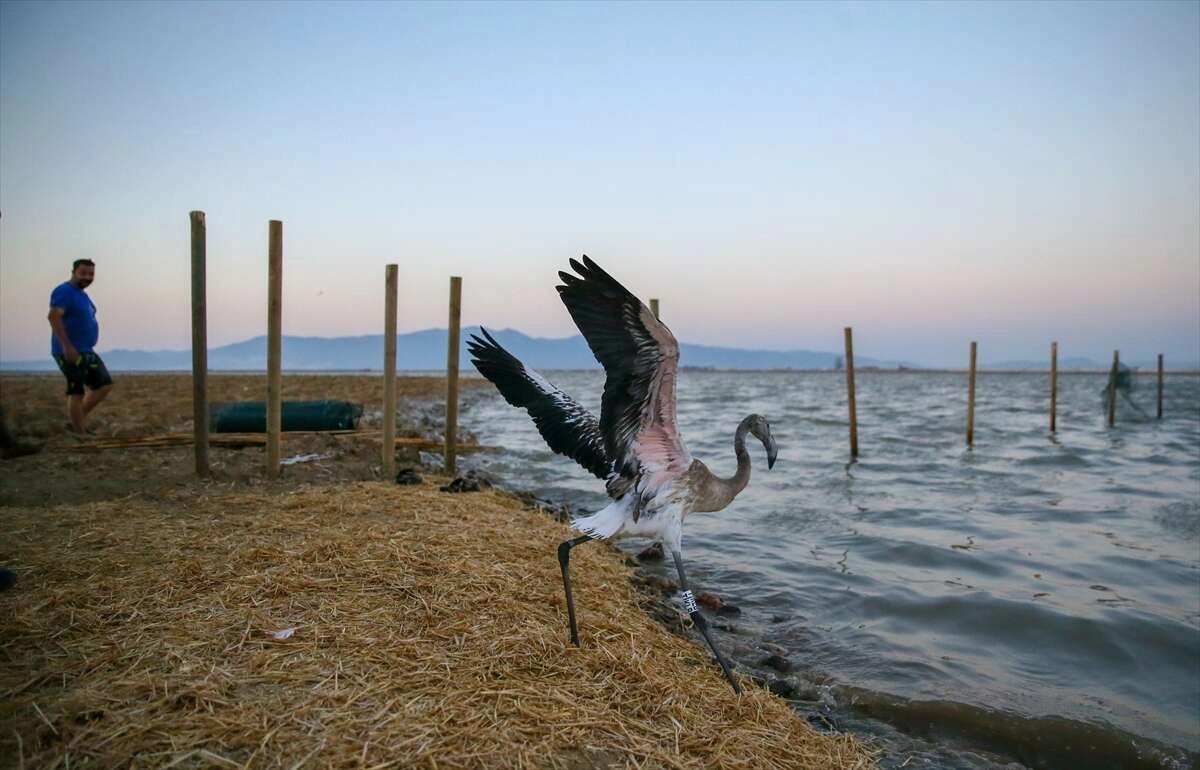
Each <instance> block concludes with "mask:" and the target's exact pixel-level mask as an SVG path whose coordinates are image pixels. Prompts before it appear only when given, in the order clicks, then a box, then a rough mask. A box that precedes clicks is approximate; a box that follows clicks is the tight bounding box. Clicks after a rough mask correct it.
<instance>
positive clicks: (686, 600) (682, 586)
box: [671, 551, 742, 694]
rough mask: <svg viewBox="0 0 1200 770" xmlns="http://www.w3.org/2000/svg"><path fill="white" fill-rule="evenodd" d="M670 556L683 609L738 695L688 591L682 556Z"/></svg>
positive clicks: (737, 688) (738, 690) (727, 662)
mask: <svg viewBox="0 0 1200 770" xmlns="http://www.w3.org/2000/svg"><path fill="white" fill-rule="evenodd" d="M671 555H672V556H673V557H675V569H677V570H678V571H679V590H680V591H682V592H683V608H684V609H685V610H687V613H688V615H689V616H691V618H692V622H693V623H695V624H696V628H698V629H700V633H702V634H704V641H706V642H708V646H709V647H711V648H712V651H713V654H714V655H716V656H717V663H720V664H721V670H722V671H724V672H725V678H726V679H728V680H729V684H730V686H732V687H733V691H734V692H736V693H739V694H740V693H741V692H742V688H741V687H738V683H737V680H736V679H734V678H733V671H732V669H731V668H730V666H729V661H727V660H725V656H724V655H722V654H721V650H720V649H718V648H717V644H716V642H714V641H713V638H712V635H711V634H710V633H709V631H708V621H706V620H705V619H704V616H703V615H702V614H700V608H699V607H697V606H696V598H695V597H694V596H692V592H691V591H689V590H688V582H687V575H685V574H684V572H683V556H681V555H680V553H679V551H672V552H671Z"/></svg>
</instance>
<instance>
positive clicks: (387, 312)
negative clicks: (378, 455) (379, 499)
mask: <svg viewBox="0 0 1200 770" xmlns="http://www.w3.org/2000/svg"><path fill="white" fill-rule="evenodd" d="M396 283H397V281H396V266H395V265H388V266H387V267H386V268H385V269H384V290H383V294H384V296H383V480H384V481H391V480H392V479H394V478H395V477H396Z"/></svg>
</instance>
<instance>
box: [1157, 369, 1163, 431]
mask: <svg viewBox="0 0 1200 770" xmlns="http://www.w3.org/2000/svg"><path fill="white" fill-rule="evenodd" d="M1162 391H1163V354H1162V353H1159V354H1158V419H1160V420H1161V419H1162Z"/></svg>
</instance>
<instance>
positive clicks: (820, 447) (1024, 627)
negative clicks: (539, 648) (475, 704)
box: [463, 371, 1200, 767]
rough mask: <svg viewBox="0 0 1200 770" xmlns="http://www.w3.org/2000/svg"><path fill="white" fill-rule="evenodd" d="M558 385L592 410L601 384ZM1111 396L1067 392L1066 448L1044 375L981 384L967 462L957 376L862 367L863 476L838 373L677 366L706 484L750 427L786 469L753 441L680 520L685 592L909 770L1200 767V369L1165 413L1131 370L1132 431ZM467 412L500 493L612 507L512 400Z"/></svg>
mask: <svg viewBox="0 0 1200 770" xmlns="http://www.w3.org/2000/svg"><path fill="white" fill-rule="evenodd" d="M549 376H550V379H552V380H553V381H554V382H555V383H556V384H557V385H559V386H560V387H562V388H563V389H564V390H566V391H567V392H569V393H571V394H572V395H574V396H575V397H576V398H577V399H578V400H579V401H580V402H581V403H583V404H584V405H585V406H586V407H588V408H589V409H592V410H593V411H594V412H595V413H597V414H598V413H599V396H600V391H601V388H602V385H603V375H602V374H601V373H600V372H598V371H597V372H559V373H551V374H550V375H549ZM1103 385H1104V378H1103V376H1094V375H1071V376H1064V377H1061V378H1060V380H1059V397H1058V405H1059V406H1058V432H1057V434H1056V435H1051V434H1050V432H1049V430H1048V427H1049V418H1048V411H1049V378H1048V376H1047V375H1034V374H986V373H985V374H981V375H980V376H979V380H978V386H977V399H978V403H977V407H976V418H975V446H974V448H973V449H968V448H967V446H966V442H965V435H964V434H965V421H966V390H967V388H966V376H965V375H963V374H918V373H859V375H858V414H859V442H860V452H861V454H860V457H859V459H858V461H857V462H855V463H849V462H848V459H849V457H848V455H849V452H848V430H847V420H846V398H845V380H844V378H843V377H842V376H841V375H838V374H836V373H787V372H770V373H764V372H737V373H724V372H703V371H684V372H682V373H681V376H680V381H679V422H680V426H681V429H682V433H683V436H684V438H685V441H686V442H687V445H688V448H689V450H690V451H691V452H692V454H693V455H695V456H696V457H699V458H701V459H703V460H704V461H705V462H706V463H707V464H708V465H709V467H710V468H711V469H712V470H713V471H714V472H716V473H718V474H720V475H731V474H732V473H733V470H734V467H735V461H734V457H733V451H732V442H733V431H734V428H735V427H736V425H737V423H738V421H739V420H740V419H741V418H742V417H743V416H744V415H746V414H748V413H751V412H759V413H761V414H763V415H765V416H767V417H768V419H769V420H770V421H771V423H772V427H773V430H774V433H775V436H776V438H777V440H778V443H779V448H780V449H779V461H778V463H777V464H776V466H775V469H774V470H772V471H770V472H768V471H767V470H766V462H765V456H764V453H763V452H762V451H761V448H759V447H757V446H753V447H752V448H751V454H752V457H753V460H754V463H755V470H754V476H753V478H752V480H751V483H750V486H749V488H748V489H747V490H746V491H744V492H743V493H742V494H741V495H740V496H739V497H738V498H737V500H735V501H734V503H733V504H732V505H731V506H730V507H729V508H728V509H726V511H724V512H722V513H719V514H695V515H693V516H691V517H689V518H688V520H687V522H686V524H685V528H684V558H685V562H686V563H687V564H688V565H689V567H690V577H692V579H693V581H694V582H695V583H696V584H697V587H698V588H699V589H700V590H707V591H712V592H715V593H718V594H720V595H721V596H723V597H725V598H726V599H728V600H729V601H732V602H734V603H735V604H737V605H739V606H740V607H741V609H742V610H743V614H742V616H740V617H739V618H738V619H737V621H736V623H735V624H734V625H733V627H732V629H731V630H729V631H727V632H725V633H722V634H721V643H722V645H728V646H730V647H731V648H733V650H734V656H735V657H737V658H738V659H739V661H740V662H742V663H743V665H753V664H754V663H755V660H754V655H753V651H754V650H755V649H756V645H760V644H761V643H763V642H766V643H769V644H774V645H779V646H781V647H783V648H784V649H785V650H786V651H787V653H788V656H789V657H790V658H791V659H792V661H793V662H794V663H796V664H797V667H798V669H799V670H800V672H801V673H800V677H801V678H802V679H803V680H804V681H806V682H812V683H818V684H819V685H820V686H818V687H817V688H816V689H815V690H814V692H815V693H816V694H815V695H812V696H811V700H812V701H813V703H811V704H809V705H810V706H811V707H812V708H811V709H810V710H812V709H816V708H817V707H818V706H819V707H821V708H823V709H824V710H825V712H826V713H829V714H830V715H831V719H832V720H833V721H834V722H835V723H844V725H840V726H849V727H850V728H851V729H861V730H865V731H866V732H867V733H872V731H875V734H876V735H877V736H878V737H879V738H880V740H883V741H885V743H886V742H887V741H888V740H890V739H889V738H888V736H889V735H892V734H894V735H895V736H899V735H901V734H902V733H903V735H904V736H905V737H904V740H905V741H910V742H909V743H907V744H904V745H905V748H904V749H903V751H906V752H911V753H910V759H911V760H912V761H911V762H910V764H908V765H907V766H908V767H921V766H924V767H960V766H979V767H987V766H992V765H993V764H995V763H997V762H999V761H1001V760H1003V761H1019V762H1021V763H1023V764H1027V765H1029V766H1034V767H1076V766H1078V767H1085V766H1092V767H1108V766H1111V767H1120V766H1127V767H1142V766H1144V767H1156V766H1162V767H1176V766H1178V767H1190V766H1194V765H1195V763H1196V761H1197V760H1196V754H1195V753H1193V752H1198V751H1200V379H1197V378H1195V377H1185V376H1175V377H1170V376H1169V377H1168V378H1167V380H1166V390H1165V402H1164V417H1163V419H1162V420H1157V419H1154V416H1153V415H1154V411H1155V384H1154V382H1153V380H1151V379H1142V380H1139V381H1138V382H1137V384H1136V387H1135V390H1134V392H1133V394H1132V400H1133V402H1134V404H1135V405H1136V406H1138V407H1140V408H1141V409H1142V410H1143V411H1144V412H1145V413H1147V414H1139V413H1138V411H1137V410H1136V409H1135V408H1134V406H1132V405H1130V404H1129V403H1126V402H1125V401H1121V400H1119V401H1118V409H1117V412H1118V414H1117V424H1116V426H1115V427H1114V428H1109V427H1108V426H1107V425H1106V424H1105V420H1104V412H1103V410H1102V407H1101V399H1100V390H1101V388H1102V387H1103ZM463 421H464V423H465V425H466V426H467V427H468V428H470V429H471V430H473V431H475V432H476V433H477V434H478V435H479V438H480V440H481V441H483V442H484V443H487V444H497V445H501V446H504V447H505V451H504V452H502V453H500V454H497V455H490V456H480V458H479V459H476V460H474V462H477V463H480V464H482V465H483V466H484V467H486V468H487V469H488V470H490V471H492V472H494V473H496V474H497V475H498V476H500V477H501V478H502V479H503V480H504V482H505V483H506V484H507V485H509V486H512V487H517V488H524V489H529V490H532V491H534V492H535V493H537V494H538V495H539V496H542V497H546V498H549V499H552V500H559V501H567V502H569V503H571V505H572V506H573V507H574V508H575V510H577V511H580V510H585V511H590V510H594V509H595V508H597V507H599V506H601V505H603V503H604V500H605V497H604V494H603V485H602V484H601V483H600V482H599V481H598V480H596V479H595V478H593V477H591V476H589V475H588V474H587V473H586V472H585V471H583V470H582V469H581V468H579V467H577V466H575V465H574V464H573V463H571V462H570V461H569V460H566V459H565V458H562V457H559V456H557V455H553V454H551V453H550V452H549V451H548V450H547V449H546V448H545V446H544V445H543V443H542V441H541V438H540V437H539V436H538V434H537V432H536V431H535V429H534V427H533V425H532V423H531V421H530V420H529V419H528V417H527V416H526V415H525V414H524V412H523V411H520V410H516V409H513V408H511V407H509V406H507V405H506V404H505V403H504V402H503V401H502V400H501V399H500V397H499V395H498V394H495V393H494V392H491V391H488V392H486V393H482V394H480V395H475V396H472V397H471V398H470V399H469V400H468V401H467V403H465V404H464V407H463ZM643 545H645V542H640V543H639V542H633V543H631V544H630V546H629V547H630V548H637V547H640V546H643ZM547 558H552V555H548V556H547ZM662 569H663V574H669V573H668V572H667V568H666V567H663V568H662ZM579 590H580V592H581V593H580V596H584V595H585V594H584V593H583V589H579ZM579 601H586V599H582V598H581V599H579ZM822 701H823V702H822ZM798 707H801V708H802V710H803V708H804V704H803V703H800V704H798ZM873 724H877V725H886V727H879V728H878V730H876V728H873V727H872V725H873ZM1145 739H1149V741H1146V740H1145ZM897 740H898V738H897ZM1084 744H1087V745H1086V746H1085V745H1084ZM1155 744H1159V745H1160V746H1159V748H1154V745H1155ZM889 745H892V746H893V747H895V746H899V745H900V744H889ZM948 747H953V748H948ZM1148 747H1149V748H1148ZM1163 747H1165V748H1163ZM1176 749H1181V751H1178V750H1176ZM896 751H901V749H896ZM891 761H893V762H895V757H893V758H892V760H891ZM898 764H899V763H898V762H895V765H896V766H898Z"/></svg>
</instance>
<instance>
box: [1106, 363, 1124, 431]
mask: <svg viewBox="0 0 1200 770" xmlns="http://www.w3.org/2000/svg"><path fill="white" fill-rule="evenodd" d="M1120 366H1121V353H1120V351H1118V350H1114V351H1113V364H1112V371H1111V372H1109V373H1108V424H1109V426H1110V427H1111V426H1112V425H1114V424H1115V423H1116V421H1117V372H1118V370H1119V369H1120Z"/></svg>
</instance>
